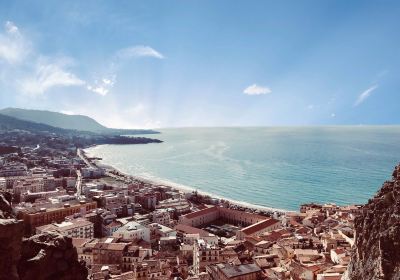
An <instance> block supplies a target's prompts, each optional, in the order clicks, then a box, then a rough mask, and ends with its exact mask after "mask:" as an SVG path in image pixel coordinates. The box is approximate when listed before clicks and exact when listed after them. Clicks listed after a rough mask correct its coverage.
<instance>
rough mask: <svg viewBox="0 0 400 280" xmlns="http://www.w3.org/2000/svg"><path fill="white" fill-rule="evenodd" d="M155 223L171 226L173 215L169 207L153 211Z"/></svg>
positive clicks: (152, 215) (152, 216)
mask: <svg viewBox="0 0 400 280" xmlns="http://www.w3.org/2000/svg"><path fill="white" fill-rule="evenodd" d="M151 218H152V221H153V223H157V224H161V225H164V226H169V225H170V223H171V216H170V214H169V212H168V210H167V209H158V210H155V211H153V212H152V213H151Z"/></svg>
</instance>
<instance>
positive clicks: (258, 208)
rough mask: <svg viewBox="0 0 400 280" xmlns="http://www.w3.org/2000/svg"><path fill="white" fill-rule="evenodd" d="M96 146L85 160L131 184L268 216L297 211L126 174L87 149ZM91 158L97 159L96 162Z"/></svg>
mask: <svg viewBox="0 0 400 280" xmlns="http://www.w3.org/2000/svg"><path fill="white" fill-rule="evenodd" d="M96 146H99V145H91V146H90V147H86V148H84V149H81V151H82V152H83V153H82V154H83V155H84V156H85V158H86V159H87V160H88V161H89V162H90V163H92V164H94V165H96V166H99V167H102V168H105V169H106V174H107V175H109V176H110V175H111V176H113V177H114V176H116V175H114V174H113V173H116V174H118V176H119V177H120V178H119V179H121V180H125V181H126V182H130V181H139V182H143V183H147V184H151V185H158V186H159V185H162V186H166V187H170V188H171V189H174V190H177V191H179V192H180V193H182V194H188V193H193V192H194V191H196V192H197V193H198V194H200V195H203V196H209V197H211V198H213V199H218V200H223V201H226V202H228V203H229V205H230V206H231V207H234V208H239V210H244V211H245V210H248V211H252V212H265V213H266V214H270V215H271V214H277V215H283V214H286V213H295V212H296V211H291V210H286V209H279V208H273V207H268V206H262V205H257V204H252V203H249V202H243V201H237V200H234V199H230V198H226V197H222V196H219V195H216V194H213V193H209V192H205V191H202V190H198V189H196V188H193V187H190V186H186V185H182V184H178V183H175V182H171V181H168V180H164V179H159V178H157V179H155V178H146V177H142V176H138V175H133V174H127V173H125V172H122V171H121V170H119V169H117V168H115V167H114V166H112V165H109V164H104V163H103V162H102V159H101V160H99V158H98V157H97V156H96V155H94V154H90V153H89V152H88V151H87V149H89V148H94V147H96ZM91 158H97V159H95V160H94V161H93V160H92V159H91Z"/></svg>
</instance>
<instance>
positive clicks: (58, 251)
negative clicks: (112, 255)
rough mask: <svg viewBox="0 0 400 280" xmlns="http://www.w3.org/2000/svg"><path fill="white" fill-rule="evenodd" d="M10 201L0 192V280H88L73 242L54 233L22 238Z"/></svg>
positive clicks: (19, 223)
mask: <svg viewBox="0 0 400 280" xmlns="http://www.w3.org/2000/svg"><path fill="white" fill-rule="evenodd" d="M10 201H11V196H10V195H9V194H7V193H0V280H31V279H32V280H33V279H35V280H51V279H61V280H81V279H82V280H83V279H87V275H88V271H87V269H86V267H85V265H84V263H80V262H79V261H78V255H77V252H76V249H75V248H74V247H73V246H72V239H71V238H69V237H65V236H62V235H59V234H55V233H44V234H39V235H34V236H32V237H30V238H23V232H24V225H23V222H22V221H18V220H16V219H15V218H14V217H13V215H12V212H11V205H10Z"/></svg>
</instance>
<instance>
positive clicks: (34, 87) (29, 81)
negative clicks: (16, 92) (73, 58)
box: [19, 61, 85, 95]
mask: <svg viewBox="0 0 400 280" xmlns="http://www.w3.org/2000/svg"><path fill="white" fill-rule="evenodd" d="M19 85H20V91H21V92H22V93H25V94H29V95H41V94H43V93H44V92H46V91H47V90H49V89H51V88H54V87H68V86H83V85H85V81H83V80H81V79H79V78H78V77H77V76H76V75H75V74H73V73H71V72H69V71H67V70H66V69H65V65H64V62H62V61H61V62H60V61H59V62H51V63H48V62H45V61H39V62H38V63H37V65H36V69H35V71H34V73H33V75H29V76H28V77H26V78H24V79H22V80H20V81H19Z"/></svg>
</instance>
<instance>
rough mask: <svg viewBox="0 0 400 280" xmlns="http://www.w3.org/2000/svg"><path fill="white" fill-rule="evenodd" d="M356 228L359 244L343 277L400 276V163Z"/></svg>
mask: <svg viewBox="0 0 400 280" xmlns="http://www.w3.org/2000/svg"><path fill="white" fill-rule="evenodd" d="M355 230H356V243H355V245H354V247H353V250H352V255H351V262H350V264H349V266H348V271H347V275H345V276H344V277H343V279H351V280H361V279H363V280H376V279H385V280H386V279H387V280H398V279H400V165H399V166H397V167H396V168H395V170H394V172H393V179H392V180H391V181H387V182H385V183H384V184H383V186H382V188H381V189H380V190H379V191H378V193H377V194H376V195H375V197H374V198H372V199H370V200H369V201H368V203H367V204H366V205H365V206H364V207H363V213H362V215H360V216H359V217H358V218H357V219H356V221H355Z"/></svg>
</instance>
